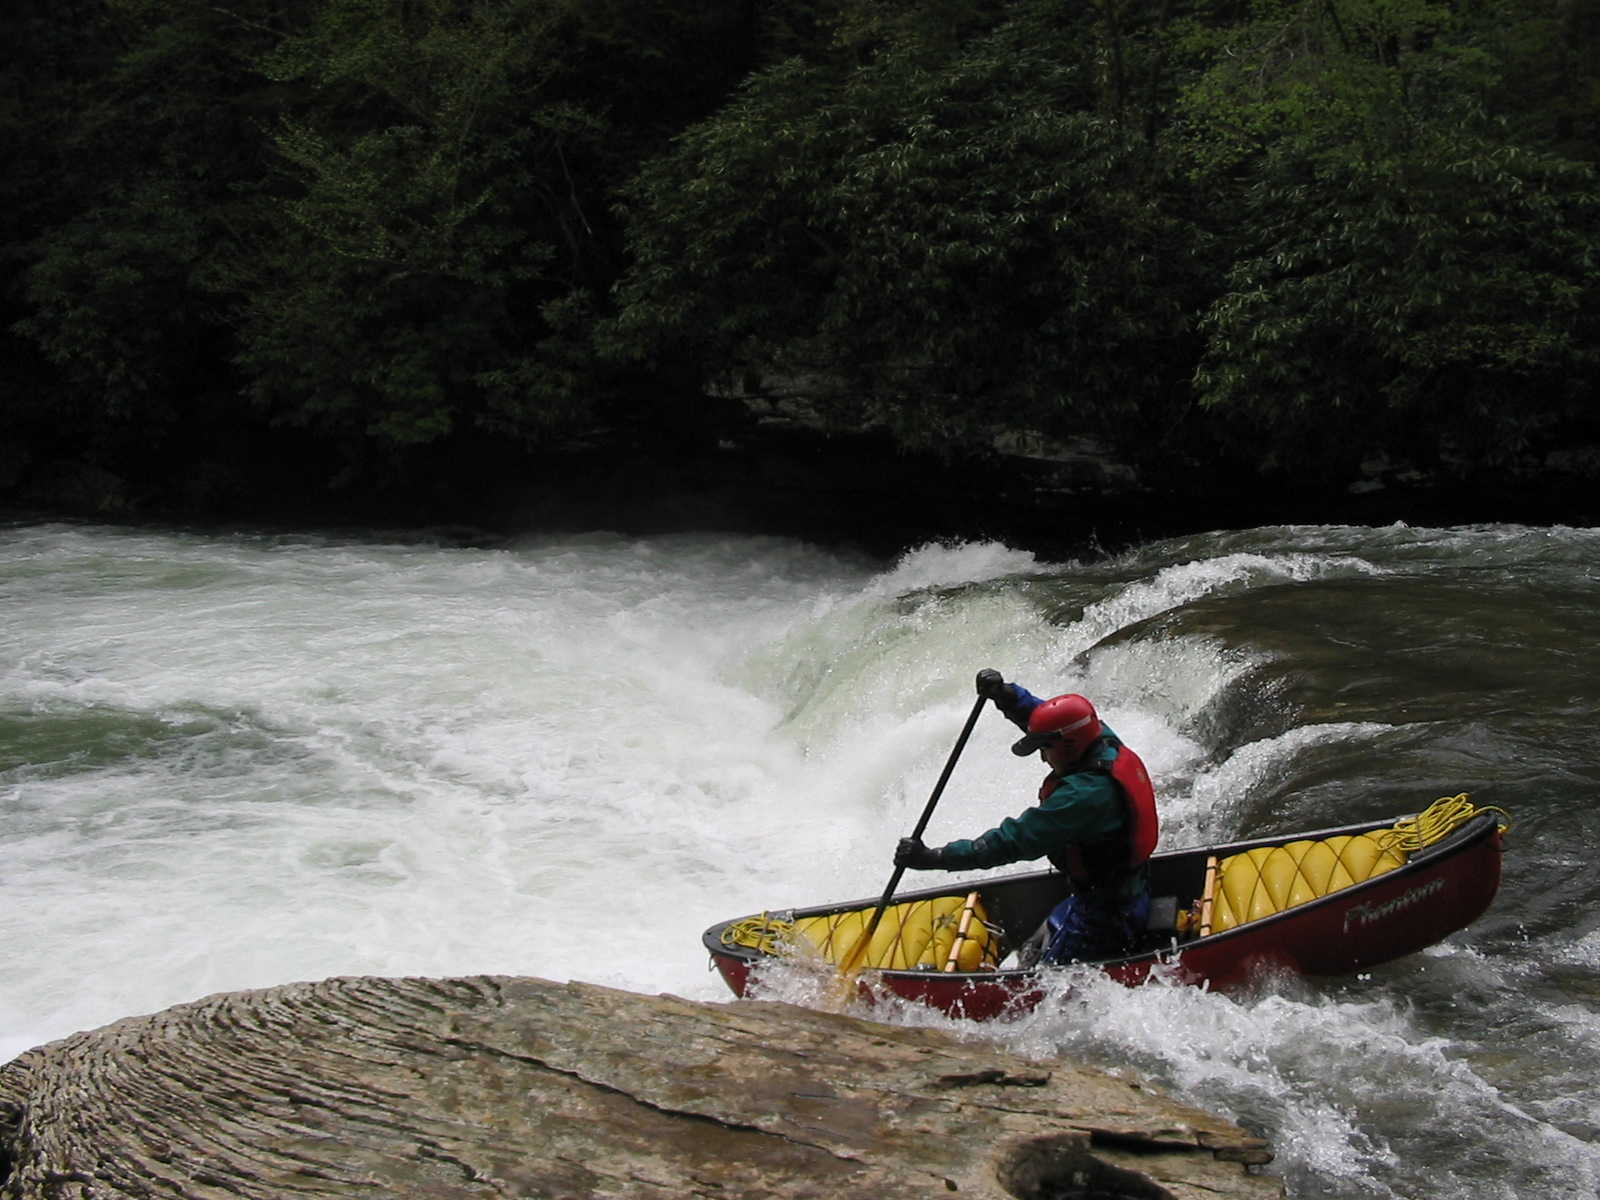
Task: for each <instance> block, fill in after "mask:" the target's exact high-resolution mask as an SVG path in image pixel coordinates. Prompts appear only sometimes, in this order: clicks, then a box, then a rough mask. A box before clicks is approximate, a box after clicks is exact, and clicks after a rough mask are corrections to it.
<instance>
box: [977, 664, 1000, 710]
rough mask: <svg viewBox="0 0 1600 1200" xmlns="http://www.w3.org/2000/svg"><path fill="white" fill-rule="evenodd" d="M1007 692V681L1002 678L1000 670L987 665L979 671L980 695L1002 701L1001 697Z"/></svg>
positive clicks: (987, 698)
mask: <svg viewBox="0 0 1600 1200" xmlns="http://www.w3.org/2000/svg"><path fill="white" fill-rule="evenodd" d="M1005 694H1006V681H1005V680H1004V679H1002V678H1000V672H999V671H996V670H995V669H994V668H993V667H985V668H984V669H983V670H981V671H979V672H978V695H980V696H982V697H983V698H984V699H985V700H993V701H994V702H995V703H996V704H998V703H1000V698H1001V697H1002V696H1004V695H1005Z"/></svg>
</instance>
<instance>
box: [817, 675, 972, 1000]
mask: <svg viewBox="0 0 1600 1200" xmlns="http://www.w3.org/2000/svg"><path fill="white" fill-rule="evenodd" d="M987 698H988V697H986V696H979V697H978V702H977V703H976V704H974V705H973V706H972V711H971V712H970V713H969V714H967V723H966V724H965V725H964V726H962V728H961V736H960V737H958V738H957V739H956V744H955V747H954V748H953V749H952V750H951V751H950V757H949V759H948V760H946V762H945V764H944V770H943V771H942V772H941V773H940V775H939V782H938V783H936V784H934V785H933V794H932V795H931V796H929V797H928V803H927V804H926V805H924V806H923V809H922V817H921V819H920V820H918V821H917V827H916V828H915V829H913V830H912V831H911V836H912V837H914V838H920V837H921V836H922V831H923V830H925V829H927V827H928V821H929V819H930V818H932V816H933V810H934V807H935V806H936V805H937V804H938V803H939V797H940V796H942V795H943V794H944V785H945V784H946V783H948V782H949V781H950V772H952V771H954V770H955V769H956V760H957V759H958V758H960V757H961V752H962V751H963V750H965V749H966V748H967V739H968V738H969V737H971V736H972V727H973V726H974V725H976V724H977V723H978V714H979V713H981V712H982V711H983V702H984V700H986V699H987ZM905 873H906V869H905V868H904V867H898V866H897V867H895V869H894V874H893V875H891V876H889V886H888V887H886V888H884V889H883V899H881V900H879V901H878V907H877V908H876V909H874V910H873V913H872V920H870V921H868V922H867V927H866V928H865V929H863V930H862V931H861V936H860V937H859V938H857V939H856V944H855V945H854V946H852V947H851V948H850V953H849V954H847V955H845V959H844V962H843V963H842V964H841V965H840V967H839V970H840V972H841V973H842V974H846V975H848V974H849V973H850V972H852V971H854V970H855V969H856V967H858V966H860V965H861V958H862V956H863V955H864V954H866V952H867V946H868V945H869V944H870V943H871V941H872V935H873V934H874V933H876V932H877V931H878V922H879V921H881V920H883V913H884V910H885V909H887V908H888V907H889V901H890V900H892V899H894V890H895V888H897V887H899V886H900V877H901V876H902V875H904V874H905Z"/></svg>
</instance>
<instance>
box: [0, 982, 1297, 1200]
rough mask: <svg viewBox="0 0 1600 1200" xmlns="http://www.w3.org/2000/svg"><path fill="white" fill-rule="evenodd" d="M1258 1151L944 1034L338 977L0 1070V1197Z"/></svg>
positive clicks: (717, 1177)
mask: <svg viewBox="0 0 1600 1200" xmlns="http://www.w3.org/2000/svg"><path fill="white" fill-rule="evenodd" d="M1270 1157H1271V1156H1270V1154H1268V1153H1267V1151H1266V1149H1265V1144H1264V1143H1263V1142H1261V1141H1260V1140H1259V1139H1256V1138H1252V1137H1250V1136H1248V1135H1247V1134H1246V1133H1245V1132H1244V1131H1243V1130H1241V1129H1239V1128H1238V1127H1236V1126H1234V1125H1233V1124H1231V1123H1229V1122H1227V1121H1224V1120H1221V1119H1219V1118H1217V1117H1214V1116H1211V1115H1208V1114H1206V1113H1204V1112H1201V1111H1198V1110H1196V1109H1193V1108H1190V1107H1188V1106H1185V1105H1182V1104H1179V1103H1177V1102H1175V1101H1173V1100H1171V1099H1169V1098H1166V1097H1164V1096H1162V1095H1160V1094H1159V1093H1157V1092H1155V1091H1152V1090H1150V1089H1148V1088H1146V1087H1144V1086H1142V1085H1141V1084H1139V1083H1138V1082H1135V1081H1130V1080H1125V1079H1120V1078H1117V1077H1114V1076H1111V1075H1108V1074H1106V1073H1104V1072H1101V1071H1097V1070H1092V1069H1087V1068H1083V1067H1079V1066H1074V1065H1070V1064H1064V1063H1056V1062H1051V1063H1039V1062H1035V1061H1031V1060H1028V1059H1023V1058H1020V1057H1015V1056H1011V1055H1008V1054H1006V1053H1004V1052H1003V1051H1001V1050H999V1049H996V1048H995V1047H993V1046H991V1045H989V1044H988V1043H985V1042H980V1041H967V1040H963V1039H962V1038H961V1037H959V1036H957V1035H955V1034H952V1033H947V1032H944V1031H941V1030H930V1029H909V1028H904V1027H900V1026H891V1025H882V1024H877V1023H875V1022H872V1021H867V1020H861V1019H858V1018H855V1017H848V1016H841V1015H838V1014H834V1013H827V1012H820V1011H816V1010H813V1009H807V1008H799V1007H795V1006H792V1005H786V1004H776V1003H764V1002H753V1001H738V1002H733V1003H728V1004H696V1003H691V1002H689V1001H685V1000H680V999H678V998H676V997H672V996H657V997H651V996H641V995H637V994H634V993H630V992H622V991H615V990H612V989H608V988H602V987H596V986H593V985H588V984H580V983H570V984H555V983H549V982H546V981H543V980H538V979H526V978H506V977H488V976H483V977H471V978H463V979H442V980H436V979H369V978H351V979H331V980H326V981H323V982H319V983H299V984H289V985H285V986H282V987H276V988H269V989H265V990H262V991H252V992H233V993H225V994H221V995H217V996H212V997H209V998H207V999H205V1000H200V1001H197V1002H195V1003H193V1004H186V1005H181V1006H179V1007H176V1008H172V1009H168V1010H166V1011H165V1012H160V1013H156V1014H154V1015H151V1016H147V1017H134V1018H129V1019H127V1020H123V1021H118V1022H116V1023H115V1024H112V1025H108V1026H106V1027H104V1028H102V1029H98V1030H94V1031H91V1032H88V1033H80V1034H75V1035H73V1036H72V1037H68V1038H64V1039H62V1040H61V1041H58V1042H53V1043H51V1044H49V1045H47V1046H42V1047H39V1048H38V1049H35V1050H31V1051H29V1052H28V1053H26V1054H24V1055H22V1056H21V1057H20V1058H18V1059H16V1060H14V1061H13V1062H11V1063H9V1064H7V1065H6V1066H4V1067H0V1180H3V1181H0V1197H4V1198H5V1200H45V1198H50V1200H55V1198H58V1197H72V1198H74V1200H96V1198H110V1197H134V1196H139V1197H146V1196H162V1197H180V1198H182V1197H195V1198H199V1197H229V1198H232V1200H239V1198H241V1197H243V1198H254V1197H261V1198H267V1197H271V1198H274V1200H277V1198H281V1197H304V1198H315V1197H324V1196H326V1197H335V1196H337V1197H341V1198H348V1197H357V1196H359V1197H388V1196H395V1197H401V1196H404V1197H408V1198H415V1197H439V1198H453V1197H463V1198H465V1197H474V1198H485V1200H488V1198H511V1197H517V1198H531V1197H613V1196H614V1197H634V1196H647V1197H648V1196H659V1197H680V1196H719V1197H810V1196H815V1197H828V1198H836V1197H854V1196H860V1197H873V1198H878V1197H902V1196H904V1197H911V1196H916V1197H926V1196H930V1195H964V1196H973V1197H993V1198H1001V1197H1017V1198H1021V1200H1045V1198H1047V1197H1048V1198H1062V1200H1065V1198H1071V1197H1091V1196H1092V1197H1105V1198H1118V1197H1139V1198H1159V1197H1179V1198H1187V1197H1193V1198H1199V1197H1206V1198H1207V1200H1218V1198H1219V1197H1252V1198H1264V1197H1276V1196H1281V1195H1282V1194H1283V1193H1282V1188H1281V1185H1280V1184H1279V1182H1278V1181H1277V1180H1275V1179H1271V1178H1268V1177H1265V1176H1260V1175H1255V1174H1251V1173H1250V1172H1249V1169H1248V1164H1252V1163H1261V1162H1265V1161H1268V1160H1269V1159H1270Z"/></svg>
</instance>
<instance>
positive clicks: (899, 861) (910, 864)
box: [894, 838, 944, 871]
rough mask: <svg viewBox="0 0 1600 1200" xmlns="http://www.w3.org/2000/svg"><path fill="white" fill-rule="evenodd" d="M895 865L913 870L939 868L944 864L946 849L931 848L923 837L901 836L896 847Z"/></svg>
mask: <svg viewBox="0 0 1600 1200" xmlns="http://www.w3.org/2000/svg"><path fill="white" fill-rule="evenodd" d="M894 865H895V866H897V867H906V868H908V869H909V870H912V871H931V870H937V869H938V868H939V867H942V866H943V865H944V850H943V849H942V848H941V849H937V850H930V849H929V848H928V847H926V846H924V845H923V844H922V839H921V838H901V839H900V844H899V845H898V846H896V847H895V848H894Z"/></svg>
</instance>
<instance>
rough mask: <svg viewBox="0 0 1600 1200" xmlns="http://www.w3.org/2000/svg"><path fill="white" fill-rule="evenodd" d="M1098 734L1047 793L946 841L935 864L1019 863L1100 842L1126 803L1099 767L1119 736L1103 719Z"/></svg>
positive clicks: (1118, 826) (1117, 827)
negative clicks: (972, 833)
mask: <svg viewBox="0 0 1600 1200" xmlns="http://www.w3.org/2000/svg"><path fill="white" fill-rule="evenodd" d="M1100 736H1101V741H1100V742H1098V743H1097V744H1096V745H1095V747H1094V748H1093V749H1092V750H1091V751H1090V754H1089V756H1088V759H1087V761H1086V762H1085V763H1083V764H1080V765H1075V767H1074V769H1073V770H1071V771H1069V772H1068V773H1067V774H1065V775H1063V776H1062V777H1061V778H1060V780H1059V781H1058V782H1057V783H1056V786H1055V787H1054V788H1053V789H1052V790H1051V792H1050V794H1049V795H1048V796H1046V797H1045V798H1044V799H1043V800H1041V801H1040V802H1039V803H1038V804H1036V805H1034V806H1033V807H1032V808H1029V809H1028V810H1027V811H1025V812H1023V813H1020V814H1019V815H1017V816H1015V817H1007V818H1006V819H1005V820H1003V821H1001V822H1000V824H998V825H996V826H995V827H994V828H993V829H991V830H989V831H988V832H987V833H982V834H979V835H978V836H977V837H975V838H971V839H966V838H962V839H960V840H957V841H954V842H950V843H948V844H947V845H946V846H945V847H944V848H943V851H942V853H943V860H942V861H941V862H940V864H939V865H940V866H941V867H943V868H944V869H945V870H948V871H965V870H968V869H971V868H976V867H998V866H1002V865H1004V864H1005V863H1013V862H1024V861H1027V860H1029V859H1034V858H1043V857H1044V856H1045V855H1047V854H1054V853H1059V852H1061V851H1064V850H1066V849H1067V848H1068V847H1071V846H1088V845H1089V844H1091V843H1094V842H1104V841H1106V840H1107V839H1110V838H1112V837H1113V836H1115V835H1116V834H1119V833H1121V832H1122V831H1123V830H1124V829H1126V828H1127V824H1128V806H1127V802H1126V801H1125V800H1124V799H1123V796H1122V792H1121V789H1120V788H1118V787H1117V784H1116V781H1115V780H1113V779H1112V778H1111V776H1110V774H1109V773H1108V772H1107V771H1106V770H1105V769H1103V768H1107V767H1109V766H1110V765H1111V762H1112V760H1113V759H1115V758H1116V757H1117V748H1118V747H1119V746H1121V745H1122V741H1121V739H1119V738H1118V737H1117V735H1116V734H1115V733H1113V732H1112V731H1111V728H1110V726H1108V725H1105V724H1102V725H1101V726H1100ZM1097 768H1101V769H1097ZM1057 865H1060V864H1057Z"/></svg>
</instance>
